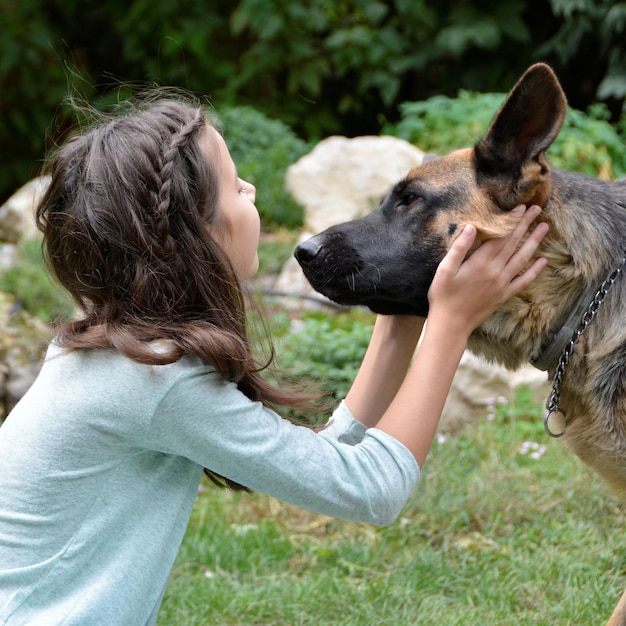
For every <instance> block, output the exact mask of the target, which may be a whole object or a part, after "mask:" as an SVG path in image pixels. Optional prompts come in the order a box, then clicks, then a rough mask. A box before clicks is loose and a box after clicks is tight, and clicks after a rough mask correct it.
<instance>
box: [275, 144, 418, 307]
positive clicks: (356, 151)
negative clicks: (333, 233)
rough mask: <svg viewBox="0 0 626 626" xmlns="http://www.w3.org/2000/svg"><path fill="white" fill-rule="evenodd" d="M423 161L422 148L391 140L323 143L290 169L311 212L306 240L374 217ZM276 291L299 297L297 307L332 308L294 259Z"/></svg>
mask: <svg viewBox="0 0 626 626" xmlns="http://www.w3.org/2000/svg"><path fill="white" fill-rule="evenodd" d="M423 159H424V153H423V152H422V151H421V150H420V149H419V148H416V147H415V146H413V145H412V144H410V143H408V142H407V141H404V140H403V139H398V138H397V137H391V136H386V135H383V136H381V137H375V136H365V137H355V138H348V137H340V136H333V137H328V138H327V139H324V140H322V141H320V142H319V143H318V144H317V145H316V146H315V148H313V150H312V151H311V152H309V153H308V154H305V155H304V156H303V157H301V158H300V159H299V160H298V161H296V162H295V163H294V164H293V165H291V166H290V167H289V168H287V172H286V175H285V187H286V188H287V190H288V191H289V192H290V193H291V195H292V196H293V198H294V199H295V200H296V202H298V203H299V204H301V205H302V206H303V207H304V211H305V217H304V228H305V231H304V232H303V234H302V236H301V238H300V241H304V240H305V239H308V238H309V237H311V236H312V235H313V234H315V233H319V232H320V231H322V230H325V229H326V228H328V227H329V226H333V225H335V224H340V223H341V222H347V221H348V220H352V219H355V218H357V217H361V216H362V215H365V214H366V213H369V212H370V211H371V210H373V209H375V208H376V207H377V206H378V204H379V202H380V200H381V199H382V198H383V196H384V195H385V194H386V193H387V192H388V191H389V190H390V189H391V187H392V186H393V185H394V184H395V183H397V182H398V181H399V180H401V179H402V178H403V177H404V176H406V174H407V173H408V172H409V170H411V169H413V168H414V167H417V166H418V165H420V164H421V163H422V161H423ZM275 289H276V290H278V291H281V292H283V293H288V294H291V295H292V296H294V301H293V302H292V304H293V306H294V307H298V306H305V307H307V308H320V307H322V308H324V307H325V305H324V302H326V303H328V300H326V299H325V298H324V297H323V296H320V294H318V293H316V292H315V291H314V290H313V289H312V288H311V286H310V285H309V283H308V281H307V280H306V278H305V277H304V274H303V273H302V270H301V269H300V266H299V265H298V262H297V261H296V260H295V259H294V258H291V259H290V260H289V261H287V263H286V264H285V267H284V268H283V270H282V272H281V274H280V275H279V276H278V278H277V279H276V283H275ZM297 298H300V299H301V301H300V302H297V301H296V299H297ZM329 306H330V307H331V308H336V307H334V305H332V304H329Z"/></svg>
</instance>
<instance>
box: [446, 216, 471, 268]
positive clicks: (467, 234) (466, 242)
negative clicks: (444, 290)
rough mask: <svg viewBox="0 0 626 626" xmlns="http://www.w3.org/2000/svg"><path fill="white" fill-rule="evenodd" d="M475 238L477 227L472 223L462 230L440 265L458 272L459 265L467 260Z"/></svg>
mask: <svg viewBox="0 0 626 626" xmlns="http://www.w3.org/2000/svg"><path fill="white" fill-rule="evenodd" d="M475 239H476V227H475V226H474V225H472V224H467V225H466V226H465V227H464V228H463V230H462V231H461V234H460V235H459V236H458V237H457V238H456V239H455V240H454V241H453V242H452V245H451V246H450V249H449V250H448V252H447V253H446V256H445V257H444V258H443V260H442V261H441V263H440V264H439V267H441V266H443V267H445V268H448V269H449V270H451V271H453V272H454V273H456V272H457V271H458V269H459V267H461V263H463V261H464V260H465V257H466V256H467V253H468V252H469V251H470V248H471V247H472V244H473V243H474V240H475Z"/></svg>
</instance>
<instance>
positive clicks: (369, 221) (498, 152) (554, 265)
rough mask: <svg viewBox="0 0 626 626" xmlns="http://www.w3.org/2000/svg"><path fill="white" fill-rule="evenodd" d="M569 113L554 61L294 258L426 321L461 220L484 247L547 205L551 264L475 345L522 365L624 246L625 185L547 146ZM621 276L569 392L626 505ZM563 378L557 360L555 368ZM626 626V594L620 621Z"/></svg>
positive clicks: (341, 287) (587, 457)
mask: <svg viewBox="0 0 626 626" xmlns="http://www.w3.org/2000/svg"><path fill="white" fill-rule="evenodd" d="M566 112H567V105H566V99H565V95H564V93H563V90H562V88H561V86H560V85H559V82H558V80H557V78H556V76H555V75H554V73H553V71H552V70H551V69H550V68H549V67H548V66H547V65H544V64H537V65H534V66H532V67H531V68H529V69H528V70H527V72H526V73H525V74H524V75H523V76H522V77H521V78H520V80H519V81H518V82H517V84H516V85H515V86H514V88H513V89H512V90H511V92H510V93H509V95H508V97H507V99H506V100H505V102H504V104H503V105H502V107H501V108H500V110H499V111H498V112H497V114H496V115H495V117H494V119H493V120H492V122H491V125H490V127H489V129H488V131H487V133H486V135H485V136H484V137H483V138H482V139H481V140H480V141H478V143H477V144H476V145H475V146H474V147H473V148H469V149H463V150H457V151H455V152H452V153H451V154H448V155H447V156H444V157H441V158H436V159H433V160H430V161H428V162H426V163H424V164H423V165H421V166H419V167H417V168H415V169H413V170H412V171H410V172H409V173H408V175H407V176H406V178H404V179H403V180H402V181H400V182H399V183H398V184H396V185H395V186H394V188H393V189H392V190H391V191H390V193H389V194H388V195H387V196H386V197H385V198H384V199H383V201H382V202H381V204H380V206H379V207H378V208H377V209H376V210H375V211H373V212H372V213H370V214H369V215H367V216H365V217H363V218H361V219H358V220H354V221H352V222H347V223H345V224H340V225H338V226H334V227H331V228H329V229H328V230H326V231H324V232H323V233H321V234H319V235H316V236H315V237H313V238H312V239H310V240H308V241H307V242H304V243H303V244H301V245H300V246H299V247H298V248H297V250H296V257H297V259H298V261H299V262H300V264H301V266H302V268H303V270H304V272H305V274H306V276H307V278H308V280H309V281H310V283H311V284H312V285H313V287H314V288H315V289H317V290H318V291H320V292H321V293H323V294H325V295H326V296H328V297H329V298H331V299H332V300H334V301H336V302H339V303H341V304H360V305H366V306H369V307H370V308H371V309H372V310H373V311H375V312H377V313H383V314H416V315H426V314H427V313H428V300H427V292H428V288H429V286H430V284H431V281H432V279H433V276H434V273H435V270H436V268H437V265H438V263H439V262H440V261H441V259H442V258H443V256H444V255H445V253H446V251H447V250H448V248H449V247H450V244H451V243H452V241H453V240H454V238H455V237H456V236H457V235H458V233H459V232H460V230H461V228H462V227H463V225H464V224H467V223H472V224H474V225H475V226H476V227H477V229H478V232H479V240H485V239H488V238H491V237H497V236H499V235H501V234H503V233H506V232H508V231H509V230H510V228H511V225H512V216H511V209H513V208H514V207H515V206H517V205H519V204H525V205H531V204H538V205H540V206H541V207H543V213H542V216H541V219H542V220H544V221H546V222H548V223H549V224H550V231H549V233H548V235H547V236H546V237H545V239H544V241H543V243H542V245H541V247H540V249H539V251H538V255H541V256H545V257H546V258H547V259H548V266H547V268H546V269H545V270H544V272H543V273H542V274H541V275H540V276H539V278H537V279H536V280H535V281H534V282H533V283H532V284H531V285H530V286H529V287H528V288H527V289H526V290H525V291H523V292H522V293H520V294H519V295H518V296H516V297H514V298H512V299H510V300H509V301H508V302H506V304H505V305H504V306H502V307H501V308H500V309H498V310H497V311H496V312H495V313H494V314H493V315H492V316H491V317H490V318H489V319H487V321H486V322H485V323H484V324H482V326H480V327H479V328H478V329H477V330H476V331H475V332H474V333H473V334H472V336H471V337H470V342H469V348H470V350H471V351H472V352H474V353H476V354H479V355H483V356H485V357H486V358H488V359H490V360H492V361H495V362H498V363H501V364H502V365H504V366H506V367H507V368H511V369H514V368H517V367H519V366H520V365H522V364H523V363H525V362H528V361H532V360H533V359H535V358H536V357H537V356H538V355H539V354H540V353H541V352H542V350H544V348H545V346H547V345H549V344H550V342H551V341H552V338H553V337H554V335H555V334H556V333H557V332H558V331H559V329H560V328H561V327H562V326H563V324H564V322H565V320H567V319H568V317H569V316H570V313H571V311H572V309H573V307H575V305H576V303H577V301H578V299H579V298H580V296H581V294H584V293H586V292H588V291H589V290H592V292H593V290H594V287H596V288H597V287H598V286H599V285H600V284H601V283H602V281H603V280H604V279H605V277H606V276H607V275H608V274H609V273H610V272H611V270H612V269H614V268H616V267H619V266H620V264H621V263H622V259H623V257H624V254H625V252H624V249H625V248H626V179H624V180H621V181H617V182H606V181H600V180H597V179H594V178H591V177H588V176H584V175H582V174H575V173H569V172H563V171H558V170H553V169H551V168H550V166H549V164H548V161H547V160H546V157H545V151H546V150H547V149H548V147H549V146H550V145H551V144H552V142H553V141H554V139H555V138H556V136H557V135H558V133H559V130H560V128H561V125H562V123H563V120H564V118H565V115H566ZM624 274H625V273H624V272H622V274H621V275H618V277H617V280H616V281H615V283H614V284H613V286H612V287H611V289H610V291H609V292H608V294H607V296H606V299H605V300H604V302H603V304H602V305H601V307H600V309H599V311H598V314H597V315H596V317H595V318H594V319H593V321H592V323H591V324H590V325H589V326H588V328H587V329H586V331H585V333H584V334H583V335H581V336H580V338H579V340H578V342H577V343H576V346H575V349H574V351H573V354H572V356H571V357H570V359H569V364H568V366H567V369H566V373H565V376H564V380H563V383H562V385H561V389H560V393H561V402H560V406H561V410H562V412H563V413H564V414H565V416H566V419H567V426H566V428H565V432H564V435H563V440H564V441H565V443H566V445H567V446H568V447H569V448H571V449H572V450H573V451H574V452H575V453H576V454H577V455H578V456H579V457H580V458H581V459H583V461H585V463H587V464H589V465H590V466H591V467H593V468H594V469H595V470H596V471H597V472H598V473H599V474H601V475H602V476H603V477H604V479H605V480H606V481H607V482H608V483H609V485H610V486H611V487H612V488H613V489H614V490H615V491H616V492H618V494H620V495H621V496H622V497H623V498H626V323H625V322H626V320H625V319H624V317H625V316H624V313H625V311H626V275H624ZM549 373H550V374H551V375H553V374H554V365H551V366H550V367H549ZM609 623H610V624H611V626H617V625H620V626H621V625H626V593H625V594H624V596H623V597H622V600H621V601H620V604H619V606H618V607H617V608H616V610H615V613H614V614H613V616H612V618H611V620H610V622H609Z"/></svg>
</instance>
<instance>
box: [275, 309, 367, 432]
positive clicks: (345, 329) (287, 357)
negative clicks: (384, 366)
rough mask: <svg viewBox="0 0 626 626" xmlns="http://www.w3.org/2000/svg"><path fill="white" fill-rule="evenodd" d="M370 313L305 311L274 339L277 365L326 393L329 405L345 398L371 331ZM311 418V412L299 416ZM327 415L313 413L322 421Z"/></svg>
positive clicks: (315, 419)
mask: <svg viewBox="0 0 626 626" xmlns="http://www.w3.org/2000/svg"><path fill="white" fill-rule="evenodd" d="M373 319H374V316H373V314H371V313H369V312H361V311H360V310H353V311H349V312H346V313H340V314H337V315H333V316H329V315H327V314H307V315H305V316H304V317H303V318H302V320H300V321H299V322H297V323H298V324H299V327H297V328H295V329H294V328H293V327H292V329H291V330H292V332H290V333H287V334H285V335H284V336H283V337H282V338H281V339H280V341H277V348H278V354H279V359H278V361H279V365H280V367H281V368H284V369H285V370H287V371H289V373H290V374H291V375H293V376H294V377H295V378H296V379H298V380H303V381H307V380H308V381H311V382H313V383H314V384H316V385H319V388H321V390H322V391H324V392H326V394H327V396H328V398H329V400H331V405H332V406H334V405H336V403H337V401H338V400H340V399H342V398H344V397H345V395H346V394H347V393H348V390H349V389H350V386H351V384H352V382H353V381H354V378H355V376H356V374H357V372H358V369H359V367H360V365H361V361H362V360H363V355H364V354H365V350H366V349H367V345H368V343H369V339H370V336H371V334H372V326H373ZM300 417H304V418H305V419H307V420H311V417H312V416H310V415H307V416H300ZM326 417H328V415H327V414H324V415H319V416H313V420H312V421H313V422H314V423H315V422H320V421H323V420H324V419H325V418H326Z"/></svg>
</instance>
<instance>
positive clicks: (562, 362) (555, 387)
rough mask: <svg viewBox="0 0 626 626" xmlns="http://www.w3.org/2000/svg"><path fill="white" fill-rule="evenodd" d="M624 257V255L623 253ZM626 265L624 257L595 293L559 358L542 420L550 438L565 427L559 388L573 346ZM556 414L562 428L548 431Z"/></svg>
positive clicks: (561, 434)
mask: <svg viewBox="0 0 626 626" xmlns="http://www.w3.org/2000/svg"><path fill="white" fill-rule="evenodd" d="M625 255H626V253H625ZM625 265H626V256H624V258H622V262H621V263H620V264H619V266H618V267H616V268H615V269H614V270H613V271H612V272H611V273H610V274H609V275H608V276H607V277H606V279H605V280H604V282H603V283H602V284H601V285H600V287H599V288H598V291H596V295H595V296H594V297H593V300H592V301H591V303H590V304H589V306H588V307H587V310H586V311H585V312H584V313H583V316H582V319H581V321H580V324H579V325H578V328H576V330H575V331H574V333H573V335H572V338H571V339H570V340H569V342H568V344H567V345H566V346H565V349H564V350H563V353H562V354H561V358H560V359H559V362H558V365H557V367H556V372H555V374H554V379H553V382H552V391H551V393H550V396H549V397H548V400H547V401H546V409H547V411H548V412H547V413H546V416H545V418H544V420H543V427H544V429H545V431H546V433H547V434H548V435H550V437H561V436H563V434H564V433H565V429H566V427H567V419H566V418H565V415H564V413H562V412H561V411H560V410H559V402H560V399H561V392H560V386H561V383H562V382H563V377H564V376H565V369H566V368H567V365H568V363H569V359H570V356H571V354H572V352H573V351H574V346H575V345H576V342H577V341H578V338H579V337H580V336H581V335H582V334H583V333H584V332H585V331H586V330H587V326H589V324H590V323H591V321H592V320H593V318H594V317H595V316H596V314H597V313H598V309H599V308H600V305H601V304H602V302H603V301H604V298H606V295H607V294H608V293H609V291H610V289H611V287H612V286H613V284H614V283H615V281H616V280H617V278H618V276H619V275H620V274H621V273H622V270H623V269H624V266H625ZM556 413H560V414H561V416H562V418H563V427H562V429H561V430H560V431H558V432H554V431H552V430H551V429H550V424H549V420H550V417H551V416H552V415H554V414H556Z"/></svg>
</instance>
